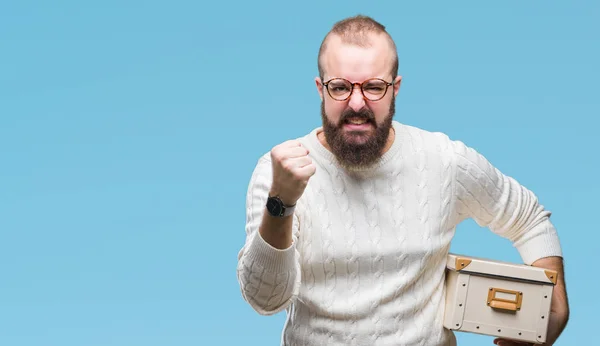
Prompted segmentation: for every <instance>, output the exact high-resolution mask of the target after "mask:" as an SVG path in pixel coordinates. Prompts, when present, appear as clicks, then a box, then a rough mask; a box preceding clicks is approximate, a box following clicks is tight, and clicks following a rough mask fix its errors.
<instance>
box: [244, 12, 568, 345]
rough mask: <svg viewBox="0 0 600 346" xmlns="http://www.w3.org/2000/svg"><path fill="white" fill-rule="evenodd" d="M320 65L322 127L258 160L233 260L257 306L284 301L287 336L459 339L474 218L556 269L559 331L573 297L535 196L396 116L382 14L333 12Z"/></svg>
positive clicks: (392, 63) (395, 85)
mask: <svg viewBox="0 0 600 346" xmlns="http://www.w3.org/2000/svg"><path fill="white" fill-rule="evenodd" d="M318 65H319V74H320V75H319V77H318V78H316V79H315V82H316V87H317V91H318V93H319V96H320V98H321V101H322V104H321V115H322V122H323V126H322V127H321V128H317V129H315V130H313V131H312V132H311V133H309V134H307V135H306V136H304V137H302V138H299V139H296V140H290V141H286V142H285V143H281V144H279V145H277V146H275V147H274V148H273V149H272V150H271V151H270V153H266V154H265V155H264V156H262V157H261V158H260V160H259V161H258V164H257V166H256V168H255V170H254V172H253V174H252V177H251V180H250V184H249V188H248V193H247V200H246V202H247V223H246V235H247V237H246V243H245V245H244V247H243V248H242V249H241V251H240V253H239V262H238V268H237V270H238V280H239V283H240V287H241V292H242V295H243V297H244V299H245V300H246V301H247V302H248V303H249V304H250V305H251V306H252V308H254V309H255V310H256V311H257V312H258V313H260V314H263V315H271V314H275V313H277V312H279V311H282V310H284V309H285V310H286V311H287V314H288V318H287V321H286V323H285V326H284V330H283V333H282V341H281V343H282V345H319V346H320V345H426V346H436V345H440V346H441V345H455V344H456V339H455V337H454V334H453V333H452V332H451V331H449V330H447V329H444V328H443V326H442V317H443V310H444V309H443V303H444V290H443V288H444V270H445V263H446V262H445V261H446V256H447V254H448V251H449V248H450V242H451V240H452V237H453V235H454V231H455V227H456V226H457V225H458V224H459V223H460V222H461V221H463V220H465V219H466V218H473V219H474V220H475V221H476V222H477V223H478V224H479V225H483V226H487V227H488V228H489V229H490V230H491V231H493V232H495V233H496V234H498V235H499V236H502V237H505V238H507V239H509V240H510V241H512V242H513V244H514V246H515V247H516V248H517V249H518V251H519V253H520V255H521V256H522V258H523V260H524V262H525V263H527V264H532V265H536V266H541V267H547V268H551V269H555V270H558V271H559V273H560V276H559V278H560V279H559V282H558V284H557V285H556V289H555V294H554V297H553V298H554V301H553V304H552V316H551V320H550V328H549V329H550V331H549V344H552V343H553V342H554V341H555V340H556V339H557V338H558V336H559V335H560V333H561V332H562V330H563V329H564V327H565V325H566V322H567V319H568V314H569V309H568V304H567V298H566V290H565V284H564V280H563V271H562V257H561V256H562V253H561V248H560V244H559V241H558V238H557V234H556V231H555V228H554V227H553V225H552V224H551V223H550V221H549V216H550V213H549V212H548V211H546V210H544V209H543V207H542V206H541V205H539V204H538V202H537V199H536V196H535V195H534V194H533V193H532V192H530V191H528V190H527V189H526V188H524V187H523V186H520V185H519V184H518V183H517V182H516V181H515V180H514V179H512V178H510V177H507V176H505V175H503V174H502V173H501V172H499V171H498V170H497V169H495V168H494V167H493V166H492V165H490V163H489V162H488V161H486V159H485V158H484V157H483V156H481V155H480V154H478V153H477V152H475V151H474V150H473V149H471V148H469V147H467V146H465V145H464V144H462V143H461V142H458V141H451V140H450V139H449V138H448V137H447V136H445V135H443V134H441V133H431V132H427V131H424V130H421V129H417V128H415V127H411V126H407V125H403V124H400V123H399V122H397V121H393V120H392V118H393V116H394V113H395V109H394V105H395V97H396V95H397V94H398V91H399V88H400V83H401V79H402V78H401V77H400V76H398V75H397V73H398V57H397V53H396V46H395V43H394V41H393V40H392V38H391V37H390V36H389V34H388V33H387V32H386V30H385V28H384V27H383V26H382V25H381V24H379V23H378V22H376V21H374V20H373V19H371V18H369V17H365V16H356V17H352V18H348V19H345V20H342V21H340V22H338V23H336V24H335V25H334V27H333V29H332V31H331V32H330V33H328V35H327V36H326V37H325V39H324V41H323V43H322V46H321V50H320V52H319V60H318ZM495 342H505V343H504V344H505V345H511V344H512V343H510V342H508V340H501V339H496V340H495ZM514 345H517V344H514Z"/></svg>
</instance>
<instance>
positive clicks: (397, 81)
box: [394, 76, 402, 97]
mask: <svg viewBox="0 0 600 346" xmlns="http://www.w3.org/2000/svg"><path fill="white" fill-rule="evenodd" d="M400 83H402V76H397V77H396V79H395V80H394V97H395V96H398V92H399V91H400Z"/></svg>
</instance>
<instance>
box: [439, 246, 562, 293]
mask: <svg viewBox="0 0 600 346" xmlns="http://www.w3.org/2000/svg"><path fill="white" fill-rule="evenodd" d="M446 268H448V269H450V270H454V271H458V272H466V273H471V274H475V275H492V276H499V277H505V278H513V279H518V280H524V281H536V282H540V283H546V284H553V285H554V284H556V279H557V272H556V271H554V270H549V269H544V268H539V267H534V266H529V265H526V264H518V263H510V262H504V261H498V260H492V259H488V258H481V257H473V256H465V255H460V254H453V253H450V254H448V258H447V262H446Z"/></svg>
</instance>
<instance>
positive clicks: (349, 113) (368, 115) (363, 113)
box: [340, 108, 375, 125]
mask: <svg viewBox="0 0 600 346" xmlns="http://www.w3.org/2000/svg"><path fill="white" fill-rule="evenodd" d="M352 118H357V119H364V120H366V121H367V122H372V123H374V122H375V114H373V112H372V111H371V110H369V109H367V108H362V109H360V110H359V111H358V112H357V111H355V110H354V109H351V108H350V109H347V110H345V111H344V112H343V113H342V115H341V117H340V125H342V124H343V123H345V122H346V121H348V120H349V119H352Z"/></svg>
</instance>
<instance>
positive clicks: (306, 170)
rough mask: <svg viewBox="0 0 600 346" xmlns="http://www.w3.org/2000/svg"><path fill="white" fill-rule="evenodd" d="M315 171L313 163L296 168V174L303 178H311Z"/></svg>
mask: <svg viewBox="0 0 600 346" xmlns="http://www.w3.org/2000/svg"><path fill="white" fill-rule="evenodd" d="M316 171H317V166H316V165H315V164H314V163H309V164H308V165H306V166H304V167H300V168H298V173H299V174H301V175H303V176H305V177H312V176H313V175H314V174H315V172H316Z"/></svg>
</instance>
